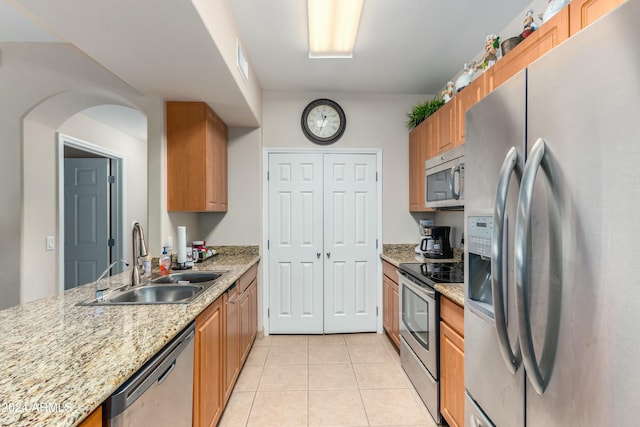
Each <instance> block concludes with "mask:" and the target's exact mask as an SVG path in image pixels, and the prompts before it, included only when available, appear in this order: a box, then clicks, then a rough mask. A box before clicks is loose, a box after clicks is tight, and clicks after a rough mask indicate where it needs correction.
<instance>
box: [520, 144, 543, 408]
mask: <svg viewBox="0 0 640 427" xmlns="http://www.w3.org/2000/svg"><path fill="white" fill-rule="evenodd" d="M546 151H547V150H546V143H545V141H544V139H542V138H538V140H537V141H536V143H535V144H534V145H533V148H532V149H531V151H530V153H529V157H528V160H527V165H526V167H525V169H524V174H523V177H522V183H521V185H520V194H519V196H518V215H517V217H516V235H515V243H514V245H515V268H514V273H515V279H516V310H517V314H518V333H519V334H520V348H521V349H522V358H523V363H524V367H525V368H526V369H525V370H526V373H527V377H528V378H529V381H530V382H531V385H532V386H533V389H534V390H535V391H536V393H538V394H539V395H542V394H543V393H544V390H545V388H546V382H545V380H544V378H543V376H542V373H541V371H540V368H539V366H538V363H537V361H536V356H535V352H534V349H533V335H532V333H531V321H530V318H529V308H528V306H527V288H528V287H529V283H528V280H527V279H528V275H529V268H528V265H527V260H528V259H529V247H530V246H531V244H530V239H531V200H532V198H533V190H534V185H535V182H536V174H537V172H538V170H539V168H540V166H542V167H543V169H546V170H548V169H549V167H550V166H549V160H548V159H547V157H548V156H547V155H546Z"/></svg>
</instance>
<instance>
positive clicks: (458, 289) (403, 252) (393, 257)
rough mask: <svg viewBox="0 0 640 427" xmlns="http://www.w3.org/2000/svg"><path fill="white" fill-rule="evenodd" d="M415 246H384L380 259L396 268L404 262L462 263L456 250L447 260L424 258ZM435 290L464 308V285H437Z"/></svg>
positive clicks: (460, 255) (460, 256)
mask: <svg viewBox="0 0 640 427" xmlns="http://www.w3.org/2000/svg"><path fill="white" fill-rule="evenodd" d="M415 247H416V245H415V244H383V245H382V255H380V258H382V259H383V260H385V261H387V262H389V263H391V264H393V265H394V266H396V267H399V266H400V263H404V262H427V261H428V262H460V260H461V259H462V253H461V252H460V251H458V250H457V249H454V257H453V258H447V259H431V258H424V257H423V256H421V255H418V254H417V253H416V252H415ZM434 288H435V290H436V291H438V292H440V293H441V294H442V295H444V296H446V297H447V298H449V299H450V300H451V301H453V302H455V303H456V304H458V305H460V306H462V307H464V283H442V284H437V285H435V287H434Z"/></svg>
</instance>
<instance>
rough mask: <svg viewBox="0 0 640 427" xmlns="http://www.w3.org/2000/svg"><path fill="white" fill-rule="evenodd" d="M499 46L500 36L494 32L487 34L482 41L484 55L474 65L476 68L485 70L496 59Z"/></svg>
mask: <svg viewBox="0 0 640 427" xmlns="http://www.w3.org/2000/svg"><path fill="white" fill-rule="evenodd" d="M499 46H500V37H498V36H497V35H495V34H489V35H488V36H487V37H486V39H485V41H484V55H483V56H482V59H481V60H480V62H479V63H478V65H476V69H477V70H479V69H482V70H486V69H487V68H490V67H492V66H493V65H494V64H495V63H496V61H497V60H498V47H499Z"/></svg>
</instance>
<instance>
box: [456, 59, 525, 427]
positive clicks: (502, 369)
mask: <svg viewBox="0 0 640 427" xmlns="http://www.w3.org/2000/svg"><path fill="white" fill-rule="evenodd" d="M525 83H526V74H525V72H521V73H519V74H517V75H516V76H514V77H513V78H512V79H511V80H509V81H508V82H506V83H505V84H504V85H502V86H501V87H500V88H499V89H497V90H496V91H494V92H492V93H491V94H489V95H488V96H487V97H486V98H484V99H483V100H482V101H480V102H479V103H478V104H476V105H475V106H474V107H473V108H471V109H470V110H469V111H468V112H467V115H466V126H467V127H466V142H465V153H466V165H465V166H466V169H465V173H466V178H465V185H466V188H465V205H466V206H465V228H466V227H467V226H468V224H469V217H470V216H472V215H475V214H478V213H482V214H486V213H489V214H490V215H493V208H494V205H495V199H496V186H497V183H498V175H499V173H500V169H501V166H502V164H503V161H504V159H505V156H506V155H507V153H508V152H509V151H510V150H511V149H512V148H513V147H515V149H516V150H517V151H518V152H519V153H521V155H523V154H524V149H525V145H524V142H525V112H526V108H525V100H526V97H525V90H526V85H525ZM517 198H518V180H517V179H516V178H515V177H513V178H511V181H510V183H509V187H508V195H507V200H506V209H505V212H506V217H507V228H506V229H505V233H506V243H505V245H504V247H505V251H504V254H503V259H504V260H505V264H504V266H505V267H506V268H505V274H504V277H505V279H506V280H507V292H506V295H505V301H506V303H505V309H504V312H505V315H506V321H507V322H506V323H507V332H508V335H509V340H510V342H511V344H512V345H513V346H514V347H515V348H517V346H516V345H515V343H516V340H517V324H516V321H515V320H516V318H515V308H514V307H515V302H514V299H513V291H512V289H513V261H512V259H513V256H512V254H513V230H514V225H515V218H516V204H517ZM495 226H496V224H494V227H495ZM465 235H467V236H469V232H468V230H467V229H465ZM466 256H467V259H466V260H465V283H466V284H467V287H468V286H469V284H470V283H475V282H474V281H473V280H470V278H469V274H470V269H469V266H470V265H471V262H470V260H469V254H468V253H467V254H466ZM474 265H475V263H474ZM476 271H482V269H477V270H476ZM485 271H486V269H485ZM485 274H486V273H485ZM473 294H474V292H471V290H470V289H468V288H467V289H466V290H465V298H466V299H465V313H464V322H465V358H464V360H465V386H466V389H467V390H468V392H469V394H471V396H473V399H474V400H475V402H476V403H477V404H478V405H479V406H480V407H481V408H482V410H483V411H484V412H485V413H486V414H487V416H488V417H489V418H490V419H491V420H493V422H494V423H495V424H496V425H497V426H509V427H518V426H523V425H524V370H523V368H522V366H520V367H519V369H517V370H516V372H515V374H512V373H511V371H510V369H509V367H508V366H507V365H506V363H505V361H504V360H503V357H502V354H501V351H500V348H499V346H498V338H497V333H496V325H495V321H494V319H493V317H494V316H493V315H492V314H491V313H486V310H477V309H474V306H475V305H477V304H476V303H475V302H474V301H472V300H471V299H470V297H471V296H472V295H473ZM483 300H484V301H491V298H489V297H488V296H485V298H483ZM485 308H486V306H485ZM465 405H466V404H465ZM465 410H466V408H465Z"/></svg>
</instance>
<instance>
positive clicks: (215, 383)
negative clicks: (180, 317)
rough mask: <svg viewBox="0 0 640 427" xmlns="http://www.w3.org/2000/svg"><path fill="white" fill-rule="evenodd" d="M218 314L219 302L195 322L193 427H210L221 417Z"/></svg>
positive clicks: (221, 314) (221, 318)
mask: <svg viewBox="0 0 640 427" xmlns="http://www.w3.org/2000/svg"><path fill="white" fill-rule="evenodd" d="M222 312H223V305H222V298H218V299H217V300H216V301H215V302H213V303H212V304H211V305H210V306H209V307H208V308H206V309H205V310H204V311H203V312H202V313H201V314H200V315H199V316H198V317H197V318H196V336H195V339H194V340H195V342H194V345H195V356H194V375H193V393H194V396H193V402H194V406H193V425H194V426H196V427H209V426H213V425H215V424H216V423H217V422H218V419H219V418H220V415H221V414H222V408H223V405H224V403H223V390H222V377H223V375H222V338H223V334H224V330H223V325H224V322H223V313H222Z"/></svg>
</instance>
